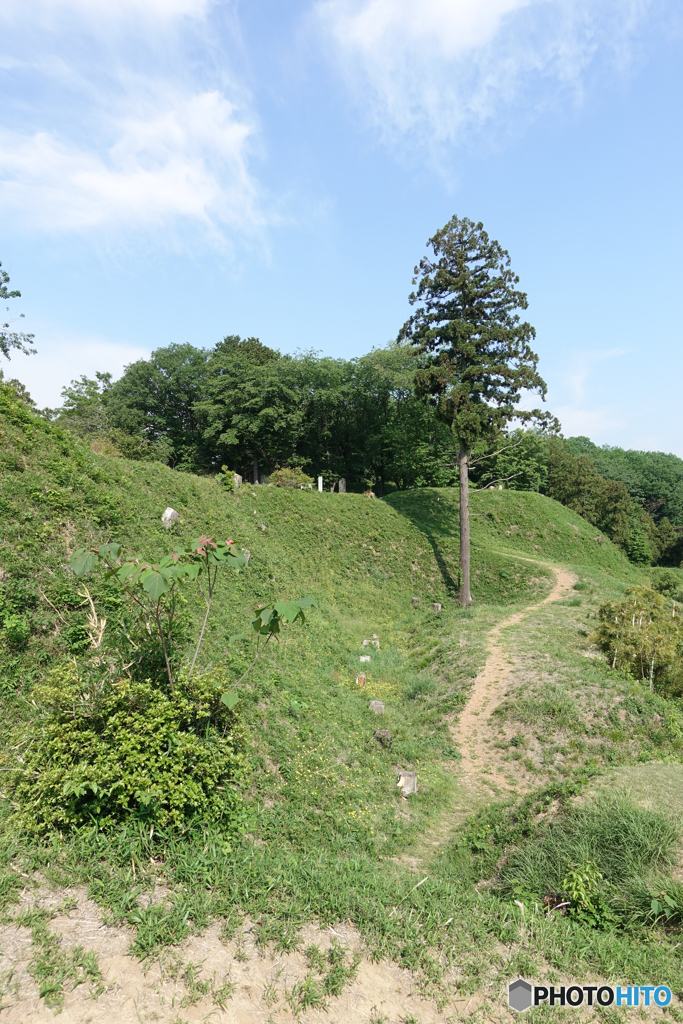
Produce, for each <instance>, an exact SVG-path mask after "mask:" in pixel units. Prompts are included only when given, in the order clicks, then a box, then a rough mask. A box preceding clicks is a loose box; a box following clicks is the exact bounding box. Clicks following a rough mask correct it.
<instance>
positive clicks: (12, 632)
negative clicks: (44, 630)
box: [2, 615, 31, 647]
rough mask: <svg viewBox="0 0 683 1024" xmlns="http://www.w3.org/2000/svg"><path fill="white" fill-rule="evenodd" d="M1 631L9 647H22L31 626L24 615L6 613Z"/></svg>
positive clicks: (29, 633)
mask: <svg viewBox="0 0 683 1024" xmlns="http://www.w3.org/2000/svg"><path fill="white" fill-rule="evenodd" d="M2 632H3V636H4V637H5V639H6V640H7V643H8V644H9V645H10V647H24V646H25V644H26V641H27V640H28V638H29V637H30V635H31V627H30V625H29V623H28V620H27V618H26V616H25V615H6V616H5V618H4V619H3V623H2Z"/></svg>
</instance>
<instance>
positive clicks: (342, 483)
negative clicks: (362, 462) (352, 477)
mask: <svg viewBox="0 0 683 1024" xmlns="http://www.w3.org/2000/svg"><path fill="white" fill-rule="evenodd" d="M339 493H340V494H346V477H344V476H343V477H341V479H340V481H339Z"/></svg>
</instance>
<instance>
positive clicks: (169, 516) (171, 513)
mask: <svg viewBox="0 0 683 1024" xmlns="http://www.w3.org/2000/svg"><path fill="white" fill-rule="evenodd" d="M179 519H180V513H179V512H176V510H175V509H174V508H167V509H166V511H165V512H164V514H163V516H162V517H161V521H162V523H163V524H164V526H165V527H166V529H167V530H170V529H171V527H172V526H173V524H174V523H177V522H178V520H179Z"/></svg>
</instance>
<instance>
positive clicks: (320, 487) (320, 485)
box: [318, 476, 323, 493]
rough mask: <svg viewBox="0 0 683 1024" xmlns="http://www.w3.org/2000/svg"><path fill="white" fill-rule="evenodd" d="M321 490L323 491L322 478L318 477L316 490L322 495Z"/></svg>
mask: <svg viewBox="0 0 683 1024" xmlns="http://www.w3.org/2000/svg"><path fill="white" fill-rule="evenodd" d="M322 489H323V478H322V477H321V476H319V477H318V490H319V491H320V492H321V493H322Z"/></svg>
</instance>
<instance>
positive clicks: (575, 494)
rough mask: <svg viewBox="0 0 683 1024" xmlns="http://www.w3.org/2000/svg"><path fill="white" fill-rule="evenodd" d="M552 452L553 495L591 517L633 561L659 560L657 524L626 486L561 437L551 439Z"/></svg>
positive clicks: (550, 482)
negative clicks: (604, 473) (608, 477)
mask: <svg viewBox="0 0 683 1024" xmlns="http://www.w3.org/2000/svg"><path fill="white" fill-rule="evenodd" d="M549 451H550V457H549V474H548V491H547V493H548V494H549V496H550V497H551V498H555V500H556V501H559V502H561V503H562V504H563V505H567V506H568V508H571V509H573V510H574V512H578V514H579V515H580V516H583V518H584V519H587V520H588V522H589V523H592V524H593V525H594V526H595V527H596V528H597V529H599V530H600V531H601V532H602V533H604V534H605V535H606V536H607V537H609V539H610V540H611V541H613V543H615V544H616V545H617V546H618V547H620V548H621V549H622V551H624V552H625V553H626V554H627V555H628V557H629V558H630V559H631V561H632V562H635V563H636V564H640V565H649V564H650V563H651V562H652V561H655V560H656V558H657V556H658V554H659V550H660V549H659V543H658V538H659V534H658V530H657V527H656V526H655V524H654V521H653V520H652V519H651V517H650V516H648V515H647V513H646V512H644V511H643V509H642V508H640V507H639V506H638V505H636V503H635V502H634V501H633V499H632V498H631V496H630V494H629V493H628V491H627V489H626V486H625V485H624V484H623V483H621V482H620V481H617V480H605V478H604V477H601V476H600V474H599V473H598V471H597V469H596V468H595V465H594V464H593V462H592V461H591V459H589V458H588V456H586V455H579V456H577V455H574V454H573V452H572V451H571V449H570V448H569V446H568V445H567V444H566V443H565V442H564V441H562V440H560V439H559V438H557V439H555V438H554V439H552V440H551V442H550V449H549Z"/></svg>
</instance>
